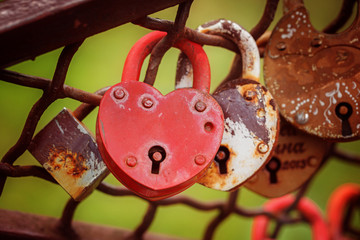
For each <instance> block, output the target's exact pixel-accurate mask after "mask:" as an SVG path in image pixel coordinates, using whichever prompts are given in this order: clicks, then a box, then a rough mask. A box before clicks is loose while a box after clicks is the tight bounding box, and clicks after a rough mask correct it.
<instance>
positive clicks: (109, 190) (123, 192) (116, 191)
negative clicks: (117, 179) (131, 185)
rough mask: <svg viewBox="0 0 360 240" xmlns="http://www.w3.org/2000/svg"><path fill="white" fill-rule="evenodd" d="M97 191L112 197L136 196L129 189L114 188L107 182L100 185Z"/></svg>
mask: <svg viewBox="0 0 360 240" xmlns="http://www.w3.org/2000/svg"><path fill="white" fill-rule="evenodd" d="M97 190H99V191H100V192H103V193H106V194H109V195H112V196H136V195H135V193H133V192H132V191H130V190H129V189H127V188H124V187H117V186H113V185H111V184H109V183H106V182H102V183H100V184H99V186H98V187H97Z"/></svg>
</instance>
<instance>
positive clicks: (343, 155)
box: [331, 147, 360, 164]
mask: <svg viewBox="0 0 360 240" xmlns="http://www.w3.org/2000/svg"><path fill="white" fill-rule="evenodd" d="M331 155H332V156H334V157H337V158H339V159H341V161H346V162H349V163H353V164H360V156H359V155H356V154H352V153H349V152H348V151H344V150H341V149H339V148H338V147H334V148H333V149H332V151H331Z"/></svg>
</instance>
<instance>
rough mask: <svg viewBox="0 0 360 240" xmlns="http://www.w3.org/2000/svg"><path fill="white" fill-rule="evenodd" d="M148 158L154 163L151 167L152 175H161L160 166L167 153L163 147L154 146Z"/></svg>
mask: <svg viewBox="0 0 360 240" xmlns="http://www.w3.org/2000/svg"><path fill="white" fill-rule="evenodd" d="M148 156H149V158H150V160H151V161H152V165H151V173H152V174H159V171H160V164H161V163H162V161H164V160H165V158H166V151H165V149H164V148H163V147H161V146H153V147H152V148H150V149H149V153H148Z"/></svg>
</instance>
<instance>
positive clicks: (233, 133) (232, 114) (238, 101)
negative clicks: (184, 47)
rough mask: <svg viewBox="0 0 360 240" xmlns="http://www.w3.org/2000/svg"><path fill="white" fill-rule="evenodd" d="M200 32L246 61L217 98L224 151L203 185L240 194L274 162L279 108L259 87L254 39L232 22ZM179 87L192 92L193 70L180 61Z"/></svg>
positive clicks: (217, 92)
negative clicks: (220, 39) (223, 41)
mask: <svg viewBox="0 0 360 240" xmlns="http://www.w3.org/2000/svg"><path fill="white" fill-rule="evenodd" d="M198 31H200V32H202V33H207V34H218V35H222V36H224V37H226V38H228V39H231V40H232V41H233V42H235V43H236V44H237V45H238V47H239V51H240V52H241V57H242V66H241V67H242V71H241V74H242V75H241V76H240V77H239V78H237V79H233V80H231V81H226V82H224V83H222V84H221V85H220V86H219V87H218V88H217V89H216V90H215V92H214V93H213V97H214V98H215V99H216V100H217V102H218V103H219V104H220V106H221V108H222V109H223V112H224V119H225V129H224V135H223V138H222V142H221V146H220V148H219V150H218V152H217V154H216V156H215V159H214V162H213V163H212V164H211V166H210V167H209V169H208V170H207V172H206V173H205V175H204V177H202V178H201V179H200V180H199V181H198V183H200V184H202V185H204V186H206V187H209V188H212V189H216V190H221V191H231V190H235V189H237V188H238V187H240V185H241V184H242V183H244V182H245V181H246V180H247V179H249V178H250V177H251V176H252V175H254V174H255V173H256V172H257V171H258V170H259V169H260V168H261V167H262V166H263V165H264V164H265V163H266V161H267V160H268V159H269V157H270V156H271V152H272V149H273V146H274V144H275V141H276V138H277V135H278V112H277V107H276V106H275V103H274V101H273V98H272V96H271V94H270V93H269V91H268V90H267V89H266V88H265V87H264V86H262V85H261V84H260V83H259V82H258V81H259V76H260V57H259V51H258V49H257V45H256V42H255V40H254V39H253V38H252V36H251V35H250V34H249V33H248V32H247V31H246V30H244V29H243V28H242V27H240V26H239V25H238V24H236V23H234V22H232V21H229V20H224V19H221V20H216V21H212V22H208V23H205V24H203V25H201V26H200V27H199V28H198ZM177 69H178V72H177V79H176V80H177V82H176V87H177V88H179V87H186V86H188V83H189V82H190V81H189V80H190V79H191V77H192V74H191V65H190V64H189V63H188V61H187V60H186V59H184V57H183V56H180V58H179V64H178V68H177Z"/></svg>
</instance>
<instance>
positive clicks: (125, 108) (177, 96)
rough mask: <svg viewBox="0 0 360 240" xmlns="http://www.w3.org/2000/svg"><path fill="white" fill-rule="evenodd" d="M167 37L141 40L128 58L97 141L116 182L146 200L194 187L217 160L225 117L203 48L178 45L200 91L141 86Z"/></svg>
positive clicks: (105, 106) (103, 108) (106, 101)
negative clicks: (148, 62) (149, 59)
mask: <svg viewBox="0 0 360 240" xmlns="http://www.w3.org/2000/svg"><path fill="white" fill-rule="evenodd" d="M165 35H166V33H163V32H152V33H150V34H148V35H146V36H144V37H143V38H141V39H140V40H139V41H138V42H137V43H136V44H135V45H134V46H133V48H132V49H131V51H130V52H129V55H128V57H127V59H126V62H125V65H124V70H123V75H122V80H121V83H119V84H116V85H115V86H113V87H112V88H110V89H109V90H108V91H107V92H106V93H105V95H104V97H103V98H102V100H101V103H100V106H99V114H98V119H97V141H98V145H99V148H100V151H101V153H102V155H103V158H104V161H105V163H106V164H107V166H108V168H109V169H110V171H111V172H112V173H113V174H114V175H115V177H116V178H117V179H118V180H119V181H120V182H122V183H123V184H124V185H125V186H126V187H128V188H129V189H130V190H132V191H134V192H135V193H136V194H138V195H140V196H141V197H144V198H147V199H150V200H159V199H163V198H166V197H169V196H172V195H174V194H177V193H179V192H180V191H183V190H185V189H186V188H188V187H190V186H191V185H192V184H194V183H195V182H196V181H197V180H198V179H199V177H201V175H202V174H203V173H204V171H205V170H206V169H207V167H208V166H209V165H210V163H211V161H212V159H213V158H214V156H215V154H216V152H217V150H218V148H219V146H220V142H221V138H222V133H223V128H224V123H223V121H224V118H223V113H222V110H221V107H220V106H219V105H218V103H217V102H216V101H215V99H213V98H212V97H211V96H210V95H209V94H208V92H209V86H210V67H209V62H208V59H207V56H206V54H205V52H204V51H203V49H202V47H201V46H200V45H198V44H195V43H192V42H190V41H188V40H185V39H182V40H179V41H177V42H176V43H175V47H177V48H180V49H181V50H182V51H183V52H185V54H186V55H187V56H188V57H189V58H190V60H191V63H192V65H193V67H194V88H196V89H194V88H188V89H179V90H175V91H173V92H170V93H169V94H167V95H165V96H164V95H162V94H161V93H160V92H159V91H158V90H157V89H155V88H154V87H152V86H150V85H148V84H146V83H143V82H139V81H138V79H139V75H140V70H141V66H142V63H143V61H144V59H145V57H146V56H147V55H148V54H149V53H150V51H151V50H152V48H153V47H154V46H155V44H156V43H157V42H159V41H160V40H161V39H162V38H163V37H164V36H165Z"/></svg>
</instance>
